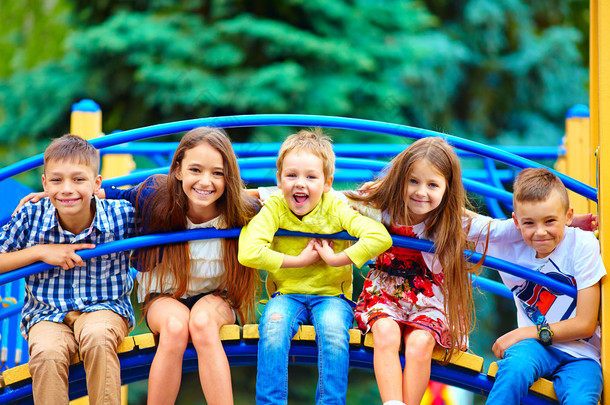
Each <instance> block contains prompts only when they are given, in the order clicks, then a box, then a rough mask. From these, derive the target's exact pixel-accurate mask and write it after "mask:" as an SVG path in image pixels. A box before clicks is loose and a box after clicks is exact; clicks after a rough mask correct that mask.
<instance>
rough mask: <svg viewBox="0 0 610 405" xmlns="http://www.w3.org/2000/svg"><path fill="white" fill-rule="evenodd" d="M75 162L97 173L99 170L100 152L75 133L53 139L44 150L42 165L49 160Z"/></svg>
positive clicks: (45, 164)
mask: <svg viewBox="0 0 610 405" xmlns="http://www.w3.org/2000/svg"><path fill="white" fill-rule="evenodd" d="M52 161H53V162H62V161H68V162H76V163H78V164H83V165H86V166H88V167H90V168H91V170H93V173H94V174H95V175H97V174H98V173H99V170H100V152H99V151H98V150H97V149H96V148H95V146H93V145H91V144H90V143H89V142H87V141H86V140H84V139H83V138H81V137H80V136H77V135H72V134H66V135H64V136H62V137H61V138H57V139H54V140H53V142H51V144H50V145H49V146H48V147H47V149H45V151H44V166H45V168H46V166H47V164H48V163H49V162H52Z"/></svg>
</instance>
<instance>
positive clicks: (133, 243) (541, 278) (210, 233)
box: [0, 228, 577, 298]
mask: <svg viewBox="0 0 610 405" xmlns="http://www.w3.org/2000/svg"><path fill="white" fill-rule="evenodd" d="M240 231H241V229H239V228H233V229H220V230H219V229H213V228H211V229H191V230H188V231H180V232H174V233H166V234H153V235H145V236H138V237H135V238H131V239H123V240H118V241H114V242H109V243H105V244H103V245H99V246H97V247H96V248H95V249H83V250H79V251H78V254H79V256H81V257H82V258H83V259H89V258H92V257H96V256H101V255H105V254H109V253H113V252H119V251H123V250H131V249H138V248H141V247H145V246H153V245H161V244H166V243H175V242H186V241H188V240H196V239H216V238H236V237H238V236H239V233H240ZM276 235H277V236H295V237H307V238H319V237H323V238H329V239H347V240H356V238H354V237H353V236H350V235H349V234H348V233H347V232H339V233H335V234H332V235H320V234H313V233H302V232H292V231H285V230H283V229H280V230H279V231H277V233H276ZM392 241H393V244H394V246H401V247H407V248H411V249H416V250H421V251H422V252H434V245H433V244H432V242H429V241H426V240H421V239H414V238H408V237H405V236H396V235H392ZM464 254H465V255H466V256H467V258H468V261H470V262H472V263H477V262H478V261H479V260H480V259H481V254H479V253H476V252H471V251H469V250H465V251H464ZM483 263H484V265H485V266H486V267H489V268H492V269H495V270H498V271H502V272H505V273H508V274H512V275H514V276H517V277H521V278H524V279H528V280H531V281H533V282H535V283H537V284H541V285H544V286H546V287H548V288H551V289H553V290H555V291H557V292H562V293H564V294H566V295H569V296H570V297H573V298H576V294H577V292H576V288H575V287H573V286H570V285H567V284H564V283H562V282H559V281H557V280H555V279H552V278H551V277H549V276H546V275H544V274H541V273H538V272H536V271H533V270H530V269H527V268H525V267H522V266H518V265H516V264H513V263H509V262H506V261H504V260H500V259H497V258H494V257H491V256H487V257H486V259H485V261H484V262H483ZM53 267H54V266H52V265H50V264H47V263H42V262H38V263H35V264H31V265H29V266H25V267H22V268H20V269H17V270H14V271H11V272H8V273H4V274H0V285H3V284H7V283H9V282H11V281H15V280H18V279H20V278H23V277H27V276H29V275H32V274H35V273H39V272H41V271H45V270H49V269H51V268H53Z"/></svg>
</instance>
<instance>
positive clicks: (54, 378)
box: [0, 135, 135, 404]
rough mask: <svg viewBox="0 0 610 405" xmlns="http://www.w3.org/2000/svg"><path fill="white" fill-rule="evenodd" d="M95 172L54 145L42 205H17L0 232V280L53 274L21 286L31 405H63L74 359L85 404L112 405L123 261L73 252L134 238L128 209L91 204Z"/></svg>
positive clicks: (68, 138)
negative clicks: (36, 266)
mask: <svg viewBox="0 0 610 405" xmlns="http://www.w3.org/2000/svg"><path fill="white" fill-rule="evenodd" d="M99 164H100V158H99V152H98V151H97V149H95V148H94V147H93V146H92V145H91V144H89V143H88V142H87V141H85V140H83V139H82V138H79V137H78V136H75V135H64V136H63V137H61V138H59V139H56V140H54V141H53V142H52V143H51V144H50V145H49V147H48V148H47V149H46V151H45V154H44V174H43V175H42V184H43V186H44V190H45V192H46V194H47V196H48V197H46V198H44V199H42V200H40V201H38V202H37V203H31V202H28V203H26V204H25V205H24V206H23V208H22V209H21V210H20V211H19V212H18V213H17V214H16V215H15V216H14V217H13V218H12V219H11V221H10V222H9V223H8V224H6V225H5V226H3V227H2V231H1V232H0V273H4V272H8V271H11V270H14V269H17V268H20V267H23V266H26V265H29V264H32V263H34V262H37V261H43V262H45V263H48V264H51V265H54V266H55V267H53V268H52V269H51V270H47V271H44V272H41V273H38V274H34V275H31V276H28V277H27V278H26V296H25V300H24V305H23V311H22V314H21V315H22V317H21V332H22V334H23V335H24V337H25V338H26V339H28V346H29V353H30V362H29V367H30V373H31V374H32V387H33V395H34V402H35V403H38V404H43V403H44V404H68V402H69V399H68V366H69V365H70V359H71V358H72V356H73V355H74V354H76V353H77V352H78V351H79V349H80V353H81V356H82V358H83V363H84V367H85V372H86V375H87V389H88V392H89V399H90V402H91V403H92V404H120V402H121V393H120V391H121V369H120V365H119V360H118V356H117V347H118V345H119V344H120V343H121V341H123V339H124V338H125V336H126V335H127V334H128V333H129V330H130V329H131V328H132V327H133V325H134V321H135V319H134V314H133V309H132V307H131V303H130V301H129V294H130V292H131V289H132V287H133V279H132V278H131V276H130V274H129V257H128V253H126V252H118V253H112V254H109V255H104V256H101V257H94V258H91V259H87V260H83V259H82V258H81V257H80V256H79V255H78V253H77V251H78V250H80V249H92V248H94V247H95V245H96V244H100V243H106V242H111V241H114V240H118V239H123V238H128V237H132V236H135V229H134V209H133V207H132V206H131V204H129V203H128V202H126V201H123V200H100V199H98V198H97V197H96V196H95V193H96V192H97V191H98V190H99V188H100V186H101V183H102V178H101V176H100V175H99V174H98V170H99Z"/></svg>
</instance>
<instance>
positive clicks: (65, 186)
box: [42, 160, 102, 232]
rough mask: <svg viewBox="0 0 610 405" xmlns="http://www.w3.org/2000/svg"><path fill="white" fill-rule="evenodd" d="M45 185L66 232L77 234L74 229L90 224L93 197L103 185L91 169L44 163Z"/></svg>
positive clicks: (59, 162)
mask: <svg viewBox="0 0 610 405" xmlns="http://www.w3.org/2000/svg"><path fill="white" fill-rule="evenodd" d="M42 185H43V187H44V190H45V191H46V193H47V195H48V196H49V199H50V200H51V203H52V204H53V206H55V208H56V209H57V213H58V217H59V220H60V222H61V223H62V226H63V227H64V229H67V230H69V231H71V232H74V230H75V228H74V226H76V227H79V228H80V227H83V226H88V225H89V224H90V223H91V221H92V220H93V215H94V213H95V211H94V210H92V208H91V198H92V197H93V194H94V193H96V192H97V191H98V190H99V189H100V186H101V185H102V177H101V176H100V175H98V174H97V173H94V172H93V169H92V168H91V167H89V166H88V165H86V164H82V163H77V162H73V161H70V160H50V161H48V162H46V163H45V168H44V174H43V175H42ZM78 232H80V229H79V230H78Z"/></svg>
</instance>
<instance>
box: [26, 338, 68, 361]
mask: <svg viewBox="0 0 610 405" xmlns="http://www.w3.org/2000/svg"><path fill="white" fill-rule="evenodd" d="M75 349H76V346H75V347H74V348H73V349H72V350H70V347H68V345H67V344H65V343H64V342H58V341H56V340H53V339H49V340H42V341H38V342H36V343H30V345H29V354H30V364H32V363H34V364H35V363H37V362H40V361H45V360H54V361H59V362H65V363H66V364H70V357H71V356H72V355H73V354H74V353H76V350H75Z"/></svg>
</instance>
